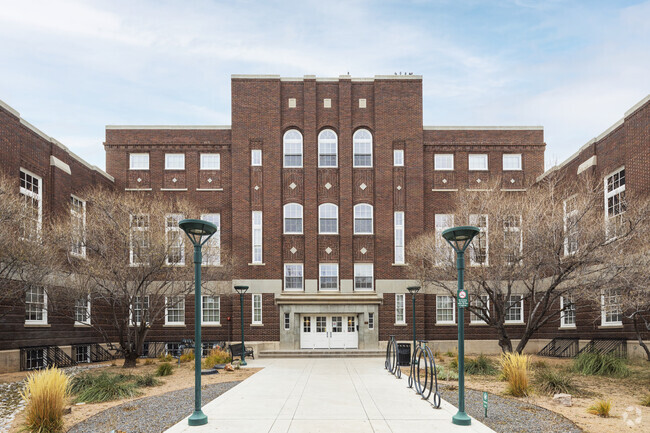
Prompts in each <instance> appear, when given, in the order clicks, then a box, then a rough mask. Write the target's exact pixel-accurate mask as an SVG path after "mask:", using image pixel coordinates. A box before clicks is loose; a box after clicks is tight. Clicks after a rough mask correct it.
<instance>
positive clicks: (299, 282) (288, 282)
mask: <svg viewBox="0 0 650 433" xmlns="http://www.w3.org/2000/svg"><path fill="white" fill-rule="evenodd" d="M303 287H304V278H303V264H302V263H285V265H284V290H291V291H296V290H303Z"/></svg>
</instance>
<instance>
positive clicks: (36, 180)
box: [20, 168, 43, 242]
mask: <svg viewBox="0 0 650 433" xmlns="http://www.w3.org/2000/svg"><path fill="white" fill-rule="evenodd" d="M20 195H21V198H22V201H23V209H22V210H23V213H22V215H21V221H20V238H21V239H24V240H28V241H34V242H38V241H40V239H41V227H42V226H43V179H41V178H40V177H39V176H36V175H35V174H34V173H31V172H29V171H27V170H25V169H23V168H21V169H20Z"/></svg>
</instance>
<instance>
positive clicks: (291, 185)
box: [289, 182, 298, 189]
mask: <svg viewBox="0 0 650 433" xmlns="http://www.w3.org/2000/svg"><path fill="white" fill-rule="evenodd" d="M297 186H298V185H296V184H295V183H293V182H291V184H289V188H291V189H296V187H297Z"/></svg>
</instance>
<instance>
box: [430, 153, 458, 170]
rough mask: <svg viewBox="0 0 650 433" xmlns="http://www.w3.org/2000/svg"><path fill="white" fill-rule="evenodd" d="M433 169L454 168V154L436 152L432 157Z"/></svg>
mask: <svg viewBox="0 0 650 433" xmlns="http://www.w3.org/2000/svg"><path fill="white" fill-rule="evenodd" d="M434 169H435V170H453V169H454V155H453V154H451V153H450V154H436V155H435V157H434Z"/></svg>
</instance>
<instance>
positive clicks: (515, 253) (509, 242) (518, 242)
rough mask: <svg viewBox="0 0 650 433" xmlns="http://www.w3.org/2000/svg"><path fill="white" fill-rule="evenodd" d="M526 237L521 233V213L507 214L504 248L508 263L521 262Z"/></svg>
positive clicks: (504, 222) (504, 223) (504, 226)
mask: <svg viewBox="0 0 650 433" xmlns="http://www.w3.org/2000/svg"><path fill="white" fill-rule="evenodd" d="M523 248H524V238H523V235H522V233H521V215H507V216H505V217H504V218H503V250H504V255H505V257H504V259H505V262H506V264H508V265H514V264H517V263H519V264H521V263H522V258H521V253H522V251H523Z"/></svg>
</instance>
